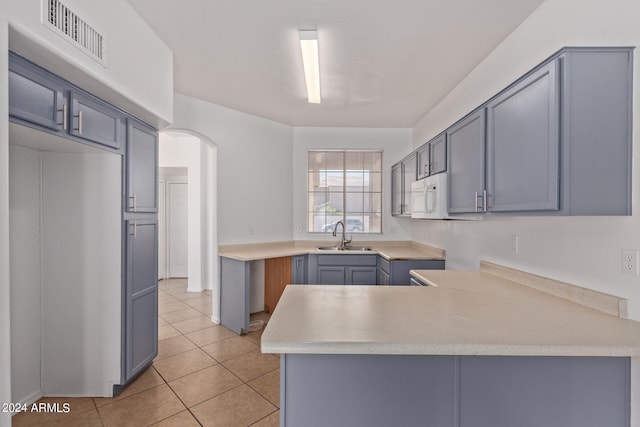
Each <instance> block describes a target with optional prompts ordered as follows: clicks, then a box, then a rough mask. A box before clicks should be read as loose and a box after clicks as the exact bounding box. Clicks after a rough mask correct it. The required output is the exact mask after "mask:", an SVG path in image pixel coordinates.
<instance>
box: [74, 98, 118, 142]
mask: <svg viewBox="0 0 640 427" xmlns="http://www.w3.org/2000/svg"><path fill="white" fill-rule="evenodd" d="M70 99H71V102H70V106H71V108H70V111H69V114H70V121H69V123H70V125H69V132H70V133H71V135H74V136H77V137H78V138H83V139H86V140H88V141H92V142H96V143H98V144H102V145H106V146H108V147H111V148H114V149H117V150H119V149H120V148H122V146H123V141H124V139H125V135H124V132H123V124H122V122H123V120H124V116H123V114H122V113H120V111H118V110H116V109H115V108H113V107H112V106H110V105H109V104H107V103H105V102H102V101H101V100H99V99H97V98H95V97H93V96H89V95H85V94H84V93H82V92H77V91H71V93H70Z"/></svg>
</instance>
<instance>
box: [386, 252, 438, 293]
mask: <svg viewBox="0 0 640 427" xmlns="http://www.w3.org/2000/svg"><path fill="white" fill-rule="evenodd" d="M444 267H445V261H444V260H439V259H396V260H388V259H386V258H384V257H382V256H378V284H379V285H395V286H409V285H410V281H411V275H410V274H409V272H410V271H411V270H444Z"/></svg>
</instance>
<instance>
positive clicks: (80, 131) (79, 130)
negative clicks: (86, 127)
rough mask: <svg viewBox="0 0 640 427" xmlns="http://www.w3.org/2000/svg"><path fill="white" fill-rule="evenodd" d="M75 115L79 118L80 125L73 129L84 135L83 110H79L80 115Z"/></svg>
mask: <svg viewBox="0 0 640 427" xmlns="http://www.w3.org/2000/svg"><path fill="white" fill-rule="evenodd" d="M73 117H76V118H77V119H78V127H77V128H74V129H73V130H76V131H78V134H79V135H82V110H80V111H78V115H77V116H73Z"/></svg>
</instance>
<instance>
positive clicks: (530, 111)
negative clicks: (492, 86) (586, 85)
mask: <svg viewBox="0 0 640 427" xmlns="http://www.w3.org/2000/svg"><path fill="white" fill-rule="evenodd" d="M557 74H558V61H552V62H550V63H548V64H546V65H545V66H544V67H542V68H541V69H539V70H537V71H535V72H534V73H533V74H531V75H529V76H528V77H526V78H525V79H524V80H522V81H520V82H519V83H517V84H516V85H514V86H513V87H511V88H509V89H508V90H506V91H504V92H503V93H502V94H500V95H499V96H497V97H496V98H494V99H492V100H491V101H490V102H489V103H488V104H487V172H488V173H487V192H488V196H487V197H488V201H487V203H488V206H487V209H488V210H491V211H492V212H507V211H537V210H557V209H558V208H559V198H558V195H559V194H558V193H559V163H558V159H559V132H558V122H559V114H558V110H559V94H560V93H559V85H558V79H557Z"/></svg>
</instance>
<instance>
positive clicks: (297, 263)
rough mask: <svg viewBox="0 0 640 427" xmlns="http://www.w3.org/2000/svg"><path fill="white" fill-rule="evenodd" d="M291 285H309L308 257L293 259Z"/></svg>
mask: <svg viewBox="0 0 640 427" xmlns="http://www.w3.org/2000/svg"><path fill="white" fill-rule="evenodd" d="M291 283H293V284H305V283H307V255H295V256H292V257H291Z"/></svg>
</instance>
